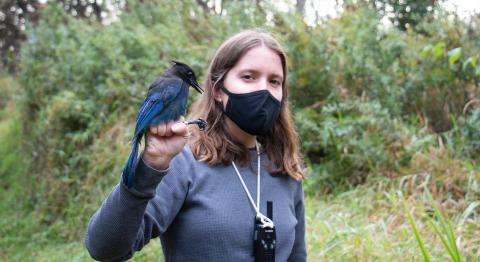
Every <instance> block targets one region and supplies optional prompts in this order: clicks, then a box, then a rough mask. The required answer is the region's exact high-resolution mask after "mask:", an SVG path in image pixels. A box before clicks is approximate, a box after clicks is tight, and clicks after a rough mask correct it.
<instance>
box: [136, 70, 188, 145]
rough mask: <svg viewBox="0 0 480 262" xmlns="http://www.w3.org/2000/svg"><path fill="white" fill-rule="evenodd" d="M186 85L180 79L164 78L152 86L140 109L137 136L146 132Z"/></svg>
mask: <svg viewBox="0 0 480 262" xmlns="http://www.w3.org/2000/svg"><path fill="white" fill-rule="evenodd" d="M182 85H184V83H183V81H182V80H181V79H179V78H163V79H161V80H157V81H155V82H154V84H152V87H151V88H150V92H149V94H148V95H147V98H146V99H145V101H143V104H142V106H141V108H140V111H139V112H138V116H137V124H136V126H135V136H137V135H138V134H139V133H141V132H142V130H144V128H145V127H147V125H148V124H149V123H150V122H151V121H152V119H153V118H154V117H155V116H156V115H158V114H159V113H160V112H162V111H163V110H164V109H165V108H167V107H168V105H169V104H170V103H171V102H172V101H173V100H174V99H175V98H176V97H177V96H178V94H179V93H180V90H181V88H182Z"/></svg>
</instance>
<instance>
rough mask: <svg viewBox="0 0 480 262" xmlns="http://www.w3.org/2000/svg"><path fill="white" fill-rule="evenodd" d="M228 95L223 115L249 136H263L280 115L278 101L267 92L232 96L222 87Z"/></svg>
mask: <svg viewBox="0 0 480 262" xmlns="http://www.w3.org/2000/svg"><path fill="white" fill-rule="evenodd" d="M221 88H222V90H223V91H224V92H225V93H226V94H227V95H228V102H227V106H226V109H225V110H224V112H225V114H226V115H227V116H228V117H229V118H230V119H231V120H232V121H233V122H235V124H237V125H238V127H240V128H241V129H242V130H243V131H245V132H247V133H249V134H251V135H264V134H266V133H267V132H268V131H270V130H271V129H272V127H273V125H274V124H275V122H276V121H277V118H278V115H279V114H280V105H281V103H280V101H278V100H277V99H276V98H275V97H273V96H272V94H270V92H268V91H267V90H260V91H254V92H250V93H245V94H234V93H231V92H230V91H228V90H227V89H226V88H225V87H224V86H223V85H222V86H221Z"/></svg>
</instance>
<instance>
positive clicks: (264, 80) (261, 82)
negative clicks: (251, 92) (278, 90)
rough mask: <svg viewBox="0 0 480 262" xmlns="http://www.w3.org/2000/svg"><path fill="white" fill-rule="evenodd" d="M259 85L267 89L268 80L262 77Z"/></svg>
mask: <svg viewBox="0 0 480 262" xmlns="http://www.w3.org/2000/svg"><path fill="white" fill-rule="evenodd" d="M258 85H259V86H258V89H259V90H267V89H268V80H266V79H262V80H261V81H259V83H258Z"/></svg>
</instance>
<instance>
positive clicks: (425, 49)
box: [420, 45, 432, 57]
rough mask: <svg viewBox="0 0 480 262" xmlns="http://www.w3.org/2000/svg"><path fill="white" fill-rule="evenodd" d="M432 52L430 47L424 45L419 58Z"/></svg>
mask: <svg viewBox="0 0 480 262" xmlns="http://www.w3.org/2000/svg"><path fill="white" fill-rule="evenodd" d="M431 51H432V45H426V46H425V47H424V48H423V49H422V51H421V52H420V56H421V57H425V56H427V55H428V54H429V53H430V52H431Z"/></svg>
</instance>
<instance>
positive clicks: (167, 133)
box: [142, 117, 189, 170]
mask: <svg viewBox="0 0 480 262" xmlns="http://www.w3.org/2000/svg"><path fill="white" fill-rule="evenodd" d="M183 121H184V118H183V117H182V118H181V119H180V120H179V121H177V122H173V121H170V122H168V123H164V124H158V125H156V126H153V127H151V128H150V130H149V132H147V134H146V139H145V140H146V142H145V149H144V150H143V153H142V159H143V160H144V161H145V163H146V164H147V165H149V166H150V167H153V168H155V169H157V170H165V169H167V168H168V166H169V164H170V160H171V159H172V158H173V157H174V156H176V155H177V154H178V153H180V151H182V149H183V147H184V146H185V144H186V143H187V140H188V135H189V134H188V129H187V125H186V124H185V123H184V122H183Z"/></svg>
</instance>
